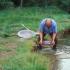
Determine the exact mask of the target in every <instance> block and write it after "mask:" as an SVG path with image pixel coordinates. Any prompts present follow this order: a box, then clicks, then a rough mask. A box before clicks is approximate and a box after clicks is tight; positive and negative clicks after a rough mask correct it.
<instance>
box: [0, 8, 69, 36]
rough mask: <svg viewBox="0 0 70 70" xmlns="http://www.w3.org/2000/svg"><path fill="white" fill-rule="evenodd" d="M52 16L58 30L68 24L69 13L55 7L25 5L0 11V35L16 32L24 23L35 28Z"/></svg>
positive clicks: (66, 26)
mask: <svg viewBox="0 0 70 70" xmlns="http://www.w3.org/2000/svg"><path fill="white" fill-rule="evenodd" d="M47 17H50V18H53V19H54V20H56V22H57V25H58V31H61V30H63V29H66V28H68V27H69V25H70V15H69V14H68V13H66V12H64V11H62V10H60V9H58V8H57V7H48V8H40V7H25V8H23V9H19V8H17V9H11V10H4V11H0V35H1V34H10V35H12V33H14V34H16V33H17V32H18V31H19V30H21V29H23V27H22V26H21V24H25V25H26V26H27V27H28V28H30V29H32V30H35V31H36V30H37V29H38V25H39V23H40V21H41V20H42V19H44V18H47Z"/></svg>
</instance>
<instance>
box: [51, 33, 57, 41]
mask: <svg viewBox="0 0 70 70" xmlns="http://www.w3.org/2000/svg"><path fill="white" fill-rule="evenodd" d="M56 34H57V33H53V37H52V41H55V38H56Z"/></svg>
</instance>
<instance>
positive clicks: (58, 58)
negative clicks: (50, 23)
mask: <svg viewBox="0 0 70 70" xmlns="http://www.w3.org/2000/svg"><path fill="white" fill-rule="evenodd" d="M57 49H58V50H59V51H60V52H61V51H63V53H62V54H60V55H54V54H55V53H56V52H53V51H51V49H47V50H44V51H45V52H42V53H43V54H44V55H45V56H46V57H47V58H48V59H49V65H48V68H49V70H66V69H67V70H70V67H69V66H70V37H69V36H68V37H65V38H62V39H59V44H58V47H57Z"/></svg>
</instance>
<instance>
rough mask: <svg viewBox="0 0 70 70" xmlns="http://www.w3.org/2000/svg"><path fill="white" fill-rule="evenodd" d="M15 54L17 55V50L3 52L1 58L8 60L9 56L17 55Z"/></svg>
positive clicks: (0, 53)
mask: <svg viewBox="0 0 70 70" xmlns="http://www.w3.org/2000/svg"><path fill="white" fill-rule="evenodd" d="M15 54H16V52H15V50H11V51H2V52H0V58H6V57H8V56H11V55H15Z"/></svg>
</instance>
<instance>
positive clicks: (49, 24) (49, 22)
mask: <svg viewBox="0 0 70 70" xmlns="http://www.w3.org/2000/svg"><path fill="white" fill-rule="evenodd" d="M45 24H46V26H47V27H48V28H49V27H51V25H52V20H51V19H46V21H45Z"/></svg>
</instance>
